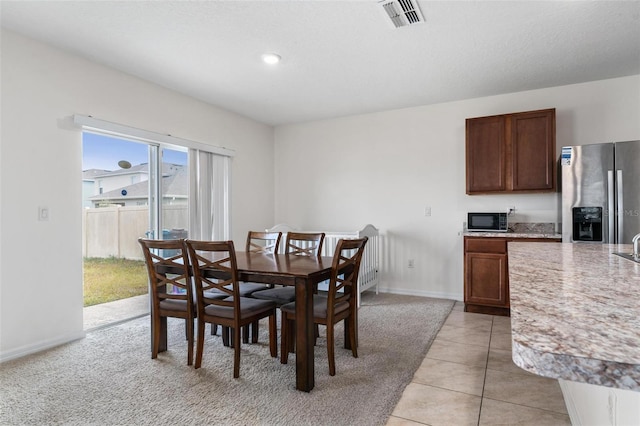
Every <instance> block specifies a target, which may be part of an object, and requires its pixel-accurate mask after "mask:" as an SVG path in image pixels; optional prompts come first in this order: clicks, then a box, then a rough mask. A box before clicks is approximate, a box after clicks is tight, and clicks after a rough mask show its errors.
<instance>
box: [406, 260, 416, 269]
mask: <svg viewBox="0 0 640 426" xmlns="http://www.w3.org/2000/svg"><path fill="white" fill-rule="evenodd" d="M408 266H409V268H414V267H415V266H416V264H415V260H414V259H409V264H408Z"/></svg>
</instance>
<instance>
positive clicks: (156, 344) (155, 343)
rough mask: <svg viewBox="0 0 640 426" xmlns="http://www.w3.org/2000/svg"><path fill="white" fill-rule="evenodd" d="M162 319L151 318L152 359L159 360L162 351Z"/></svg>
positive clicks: (155, 316)
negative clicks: (159, 353)
mask: <svg viewBox="0 0 640 426" xmlns="http://www.w3.org/2000/svg"><path fill="white" fill-rule="evenodd" d="M160 326H161V324H160V317H159V316H158V315H153V317H152V318H151V359H156V358H158V352H159V351H160Z"/></svg>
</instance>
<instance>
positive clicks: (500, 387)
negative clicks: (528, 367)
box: [387, 302, 571, 426]
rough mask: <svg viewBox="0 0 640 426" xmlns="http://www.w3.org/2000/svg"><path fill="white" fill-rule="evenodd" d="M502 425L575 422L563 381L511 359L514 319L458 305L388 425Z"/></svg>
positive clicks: (459, 303)
mask: <svg viewBox="0 0 640 426" xmlns="http://www.w3.org/2000/svg"><path fill="white" fill-rule="evenodd" d="M497 424H509V425H516V424H517V425H532V426H533V425H535V426H542V425H553V426H557V425H570V424H571V422H570V420H569V415H568V414H567V409H566V407H565V404H564V399H563V397H562V392H561V391H560V386H559V385H558V381H557V380H553V379H548V378H544V377H540V376H537V375H534V374H531V373H528V372H526V371H524V370H522V369H520V368H519V367H517V366H516V365H515V364H514V363H513V361H512V360H511V323H510V319H509V318H508V317H500V316H493V315H483V314H473V313H467V312H464V305H463V304H462V303H461V302H457V303H456V305H455V307H454V309H453V311H452V312H451V314H450V315H449V317H448V318H447V320H446V321H445V323H444V325H443V326H442V329H441V330H440V332H439V333H438V335H437V336H436V338H435V340H434V341H433V344H432V345H431V348H430V349H429V352H428V353H427V356H426V358H425V359H424V361H423V363H422V365H421V366H420V368H418V371H416V373H415V375H414V377H413V380H412V382H411V383H410V384H409V385H408V386H407V387H406V388H405V390H404V393H403V394H402V398H401V399H400V401H399V402H398V405H397V406H396V408H395V410H394V411H393V413H392V415H391V417H390V418H389V420H388V422H387V426H401V425H403V426H409V425H434V426H435V425H448V426H449V425H497Z"/></svg>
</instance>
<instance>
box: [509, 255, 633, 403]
mask: <svg viewBox="0 0 640 426" xmlns="http://www.w3.org/2000/svg"><path fill="white" fill-rule="evenodd" d="M631 250H632V247H631V245H613V244H579V243H578V244H567V243H565V244H558V243H538V244H535V245H531V244H526V243H519V242H513V243H509V246H508V251H509V287H510V294H511V332H512V343H513V352H512V355H513V361H514V362H515V363H516V364H517V365H518V366H519V367H521V368H523V369H525V370H527V371H530V372H532V373H535V374H538V375H541V376H546V377H552V378H559V379H565V380H571V381H576V382H584V383H590V384H595V385H601V386H608V387H614V388H620V389H629V390H633V391H640V296H639V295H640V263H635V262H633V261H631V260H627V259H624V258H622V257H620V256H616V255H614V254H613V253H614V252H627V253H630V252H631Z"/></svg>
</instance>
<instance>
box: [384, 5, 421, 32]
mask: <svg viewBox="0 0 640 426" xmlns="http://www.w3.org/2000/svg"><path fill="white" fill-rule="evenodd" d="M378 4H380V5H381V6H382V8H383V9H384V11H385V12H386V14H387V16H388V17H389V19H391V22H392V23H393V25H394V26H395V27H396V28H400V27H406V26H409V25H413V24H419V23H421V22H424V18H423V17H422V13H421V12H420V8H419V7H418V3H417V1H416V0H382V1H380V2H378Z"/></svg>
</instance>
